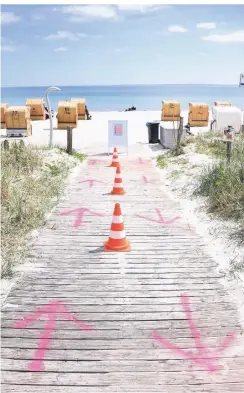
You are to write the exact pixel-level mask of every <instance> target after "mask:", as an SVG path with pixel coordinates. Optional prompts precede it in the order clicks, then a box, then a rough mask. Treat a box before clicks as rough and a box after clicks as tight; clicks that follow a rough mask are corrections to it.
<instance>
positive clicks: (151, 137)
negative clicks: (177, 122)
mask: <svg viewBox="0 0 244 393" xmlns="http://www.w3.org/2000/svg"><path fill="white" fill-rule="evenodd" d="M158 126H159V122H157V121H153V122H150V123H147V127H148V142H149V143H158V141H159V138H158Z"/></svg>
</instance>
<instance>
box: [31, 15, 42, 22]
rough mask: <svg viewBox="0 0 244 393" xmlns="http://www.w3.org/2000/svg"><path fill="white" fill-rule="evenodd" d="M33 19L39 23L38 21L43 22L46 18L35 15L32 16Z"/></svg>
mask: <svg viewBox="0 0 244 393" xmlns="http://www.w3.org/2000/svg"><path fill="white" fill-rule="evenodd" d="M32 19H33V20H36V21H38V20H43V19H45V18H44V16H43V15H41V14H33V15H32Z"/></svg>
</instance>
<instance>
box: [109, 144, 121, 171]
mask: <svg viewBox="0 0 244 393" xmlns="http://www.w3.org/2000/svg"><path fill="white" fill-rule="evenodd" d="M109 166H113V167H115V168H117V167H118V166H120V163H119V157H118V153H117V149H116V147H115V148H114V153H113V157H112V162H111V164H110V165H109Z"/></svg>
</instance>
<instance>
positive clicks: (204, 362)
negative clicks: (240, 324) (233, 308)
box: [152, 294, 236, 372]
mask: <svg viewBox="0 0 244 393" xmlns="http://www.w3.org/2000/svg"><path fill="white" fill-rule="evenodd" d="M181 305H182V308H183V310H184V312H185V315H186V318H187V322H188V326H189V328H190V330H191V335H192V338H193V340H194V342H195V347H196V352H195V353H194V352H192V351H186V350H184V349H182V348H180V347H179V346H178V345H176V344H174V343H172V342H171V341H170V340H169V339H167V338H165V337H163V336H161V335H160V334H159V333H157V332H155V331H153V332H152V336H153V338H154V339H155V340H156V341H157V342H158V343H159V344H160V345H161V346H162V347H164V348H167V349H169V350H170V351H172V352H173V353H175V354H177V355H180V356H182V357H184V358H186V359H188V360H191V361H192V362H193V363H195V364H198V365H200V366H201V367H203V368H205V369H206V370H207V371H209V372H214V371H217V370H220V369H221V367H220V366H219V365H218V364H217V360H218V359H217V356H219V355H220V354H221V353H222V352H223V351H224V350H225V349H226V348H228V347H229V346H230V345H231V344H232V343H233V342H234V341H235V339H236V337H235V334H234V333H229V334H227V336H226V337H225V338H224V339H223V340H222V342H221V343H220V345H219V346H218V347H217V349H215V350H212V349H210V348H208V347H207V346H206V345H205V344H204V343H203V342H202V339H201V333H200V331H199V330H198V328H197V325H196V323H195V321H194V320H193V318H192V316H191V310H190V301H189V297H188V296H187V295H183V294H182V295H181Z"/></svg>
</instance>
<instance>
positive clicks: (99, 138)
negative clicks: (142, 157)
mask: <svg viewBox="0 0 244 393" xmlns="http://www.w3.org/2000/svg"><path fill="white" fill-rule="evenodd" d="M91 115H92V120H87V121H79V122H78V128H77V129H74V130H73V147H74V149H76V150H79V151H81V152H86V151H88V150H89V151H91V149H92V150H94V152H97V153H101V152H107V138H108V120H128V139H129V145H134V144H136V143H148V130H147V127H146V123H147V122H149V121H154V120H159V119H160V117H161V111H133V112H91ZM187 115H188V112H187V111H182V116H183V117H184V124H185V125H186V124H187ZM56 127H57V120H56V116H55V117H54V118H53V128H54V132H53V144H54V145H58V146H60V147H66V138H67V137H66V134H67V133H66V130H58V129H57V128H56ZM169 127H172V123H169ZM32 130H33V133H32V136H31V137H28V138H27V139H26V142H27V143H30V144H33V145H38V146H48V143H49V135H50V122H49V120H45V121H35V122H32ZM192 130H193V131H194V133H197V132H199V131H201V132H204V131H207V130H208V127H203V128H195V129H192ZM4 135H5V131H2V136H4ZM11 139H14V138H11Z"/></svg>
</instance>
